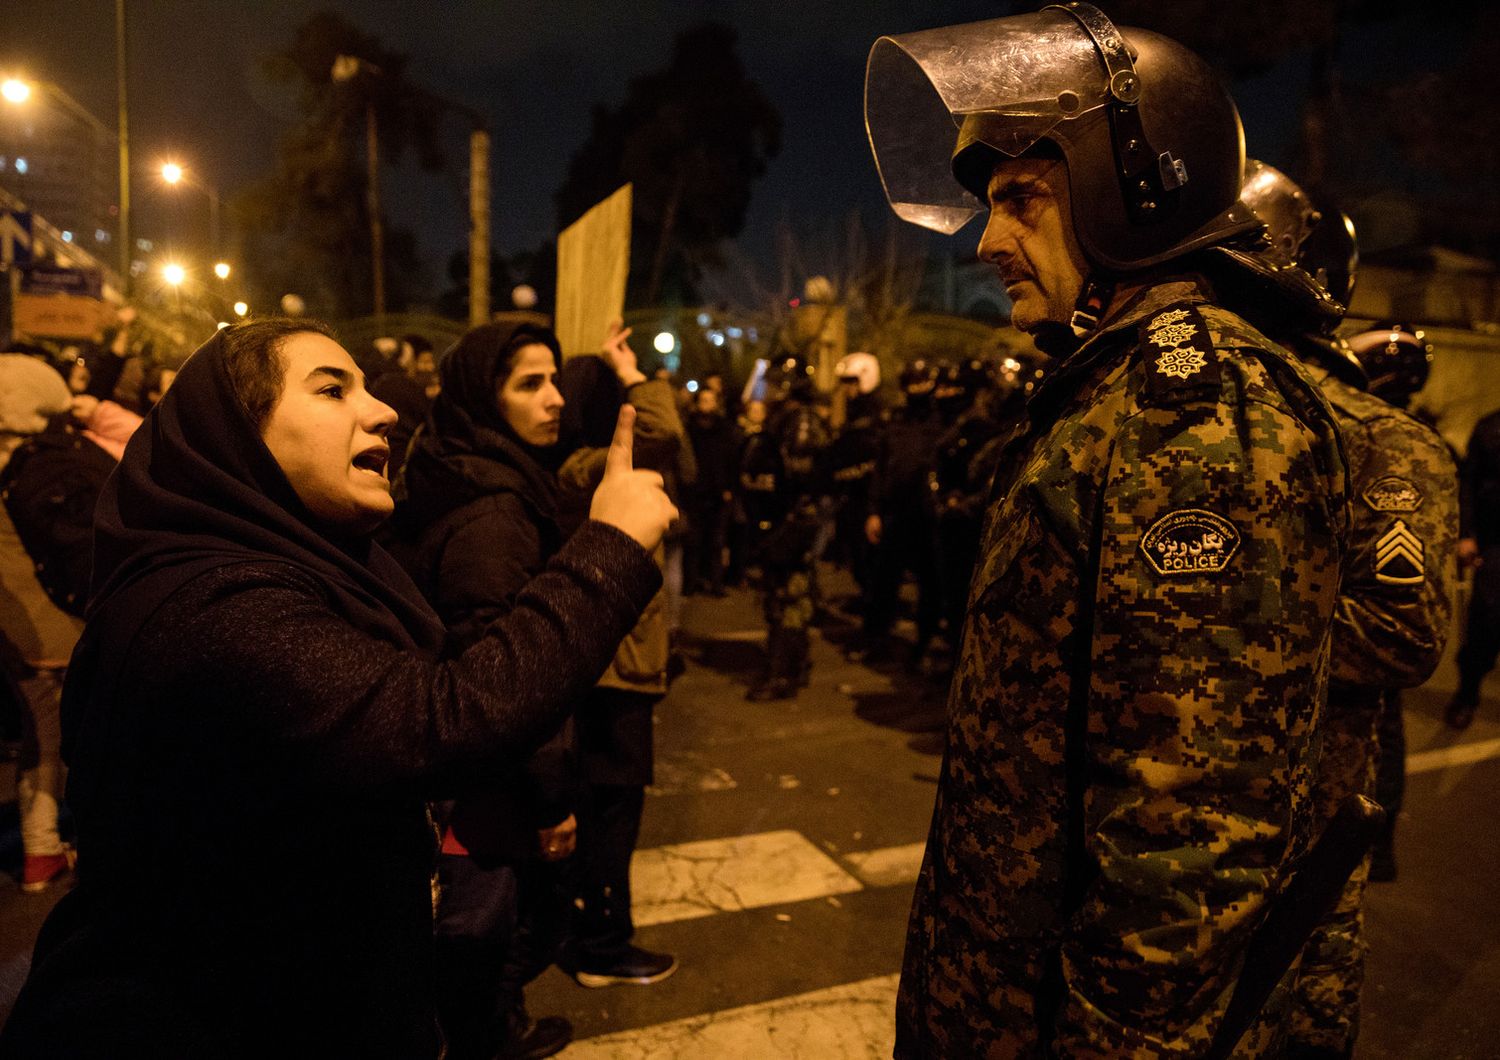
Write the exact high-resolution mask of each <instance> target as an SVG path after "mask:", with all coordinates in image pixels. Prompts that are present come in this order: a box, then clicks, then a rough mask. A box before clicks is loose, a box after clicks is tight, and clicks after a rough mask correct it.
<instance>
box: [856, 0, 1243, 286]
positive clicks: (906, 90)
mask: <svg viewBox="0 0 1500 1060" xmlns="http://www.w3.org/2000/svg"><path fill="white" fill-rule="evenodd" d="M865 126H866V130H867V132H868V134H869V139H870V146H871V149H872V150H873V152H874V154H875V163H876V167H877V168H878V169H879V171H880V178H881V182H882V184H883V185H884V187H885V191H886V197H887V199H888V200H889V201H890V203H891V208H892V209H893V210H895V212H896V214H897V216H899V217H901V218H902V219H903V220H906V221H910V222H912V223H914V224H918V225H922V226H923V227H926V228H931V229H933V230H935V231H938V232H942V233H945V234H951V233H953V232H956V231H957V230H958V229H959V228H960V227H962V226H963V225H964V224H965V223H966V222H967V221H968V220H969V219H970V218H972V217H974V216H975V215H976V214H977V213H979V212H980V208H981V207H982V205H983V203H984V196H985V188H986V185H987V184H988V181H989V178H990V174H991V173H992V171H993V169H994V167H995V164H996V163H997V162H999V161H1000V160H1002V159H1004V158H1020V157H1022V156H1023V155H1026V154H1027V153H1028V152H1032V151H1034V150H1036V149H1038V148H1039V147H1040V146H1041V145H1043V144H1050V145H1051V147H1050V148H1049V150H1056V151H1060V152H1061V154H1062V157H1063V160H1064V164H1065V168H1066V171H1067V181H1068V190H1069V199H1070V201H1071V204H1072V211H1073V217H1072V222H1073V229H1074V231H1075V232H1076V234H1077V237H1078V241H1079V245H1080V246H1081V247H1082V249H1083V251H1084V253H1085V255H1086V256H1087V258H1088V259H1089V261H1090V263H1091V264H1092V266H1093V267H1094V268H1095V269H1097V270H1102V271H1104V272H1107V273H1122V272H1130V271H1135V270H1138V269H1142V268H1146V267H1148V266H1151V265H1155V264H1158V263H1160V262H1164V261H1168V260H1170V259H1173V258H1177V257H1180V256H1182V255H1183V254H1186V253H1188V252H1190V251H1192V250H1196V249H1198V248H1201V247H1205V246H1210V245H1213V244H1216V243H1220V242H1223V241H1225V240H1227V239H1230V238H1232V237H1234V236H1237V235H1240V234H1242V233H1246V232H1252V231H1254V230H1255V229H1256V228H1258V227H1259V224H1260V222H1259V221H1258V220H1257V219H1256V218H1255V216H1254V214H1253V213H1252V212H1251V211H1250V209H1249V208H1248V207H1247V206H1245V205H1244V204H1243V203H1242V202H1241V201H1240V197H1239V195H1240V184H1241V179H1242V172H1243V168H1244V158H1245V147H1244V132H1243V130H1242V127H1241V125H1240V118H1239V112H1238V111H1237V110H1236V109H1235V105H1234V101H1233V100H1232V99H1231V98H1230V96H1229V94H1228V93H1227V92H1226V91H1225V90H1224V88H1223V86H1222V85H1221V84H1220V83H1219V81H1218V79H1217V78H1216V77H1215V75H1214V73H1213V71H1212V70H1211V69H1210V68H1209V66H1208V65H1207V64H1206V63H1205V62H1204V61H1203V60H1202V59H1200V58H1198V56H1196V55H1194V54H1193V53H1192V52H1190V51H1188V50H1187V49H1186V48H1184V47H1183V46H1181V45H1180V44H1177V43H1176V42H1175V41H1172V40H1169V39H1167V38H1165V37H1162V36H1159V35H1158V34H1155V33H1151V32H1148V31H1146V30H1140V29H1125V30H1123V31H1122V30H1119V29H1117V28H1116V27H1115V26H1114V25H1113V24H1112V23H1111V22H1110V21H1109V19H1108V18H1106V17H1105V16H1104V14H1103V13H1102V12H1100V11H1099V10H1098V9H1097V8H1095V7H1093V6H1092V5H1090V4H1084V3H1069V4H1066V5H1052V6H1049V7H1047V8H1044V9H1043V10H1041V11H1039V12H1035V13H1033V14H1025V15H1014V16H1010V17H1007V18H998V19H991V20H989V21H985V22H975V23H969V24H967V25H960V26H948V27H944V28H942V29H933V30H925V31H921V32H917V33H907V34H901V35H899V36H894V37H881V38H880V39H879V40H877V41H876V42H875V44H874V46H873V47H872V48H871V51H870V57H869V61H868V64H867V67H866V73H865ZM973 195H977V196H979V197H980V202H979V203H976V202H975V201H974V199H973V198H972V197H971V196H973Z"/></svg>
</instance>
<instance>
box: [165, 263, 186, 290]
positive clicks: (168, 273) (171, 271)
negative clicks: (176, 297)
mask: <svg viewBox="0 0 1500 1060" xmlns="http://www.w3.org/2000/svg"><path fill="white" fill-rule="evenodd" d="M161 278H162V279H164V280H166V281H167V282H168V283H169V284H171V285H172V286H173V287H181V286H182V281H183V280H185V279H187V270H186V269H184V268H183V267H182V266H181V265H178V264H177V263H176V262H168V263H167V264H166V265H163V266H162V267H161Z"/></svg>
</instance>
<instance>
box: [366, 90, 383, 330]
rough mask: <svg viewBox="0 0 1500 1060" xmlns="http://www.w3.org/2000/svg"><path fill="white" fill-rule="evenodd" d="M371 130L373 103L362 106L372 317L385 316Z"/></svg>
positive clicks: (376, 158)
mask: <svg viewBox="0 0 1500 1060" xmlns="http://www.w3.org/2000/svg"><path fill="white" fill-rule="evenodd" d="M377 137H378V133H377V132H376V128H375V101H374V100H373V99H371V100H370V101H368V102H366V103H365V164H366V167H367V169H368V173H367V174H366V177H365V190H366V200H365V201H366V209H368V210H369V211H370V264H371V266H372V268H373V270H374V271H373V279H374V284H375V315H376V316H377V317H383V316H385V231H384V229H383V228H382V227H381V224H380V141H379V140H378V139H377Z"/></svg>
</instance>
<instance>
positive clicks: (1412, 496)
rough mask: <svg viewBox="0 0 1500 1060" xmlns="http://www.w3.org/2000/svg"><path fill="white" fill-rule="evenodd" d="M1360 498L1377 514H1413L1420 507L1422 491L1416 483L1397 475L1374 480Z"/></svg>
mask: <svg viewBox="0 0 1500 1060" xmlns="http://www.w3.org/2000/svg"><path fill="white" fill-rule="evenodd" d="M1362 496H1363V497H1364V499H1365V503H1366V504H1368V505H1369V506H1370V507H1371V508H1374V509H1375V510H1376V511H1377V512H1414V511H1416V510H1417V509H1418V508H1420V507H1422V491H1421V490H1419V489H1417V485H1416V483H1414V482H1412V481H1411V480H1409V479H1404V478H1401V477H1400V476H1398V475H1387V476H1385V478H1382V479H1376V480H1375V482H1374V483H1373V484H1372V485H1371V486H1370V488H1369V489H1367V490H1365V492H1364V493H1363V494H1362Z"/></svg>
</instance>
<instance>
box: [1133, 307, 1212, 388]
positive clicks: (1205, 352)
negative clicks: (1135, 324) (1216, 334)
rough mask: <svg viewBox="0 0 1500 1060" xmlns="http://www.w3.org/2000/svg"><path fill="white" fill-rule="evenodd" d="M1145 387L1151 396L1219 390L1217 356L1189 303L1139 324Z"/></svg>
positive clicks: (1204, 324) (1203, 323) (1204, 325)
mask: <svg viewBox="0 0 1500 1060" xmlns="http://www.w3.org/2000/svg"><path fill="white" fill-rule="evenodd" d="M1141 352H1142V357H1143V360H1144V361H1145V365H1146V388H1147V391H1148V392H1149V393H1150V394H1152V395H1154V396H1159V397H1163V396H1167V395H1170V394H1172V393H1174V392H1181V391H1184V390H1199V389H1203V388H1209V389H1215V390H1217V389H1218V386H1219V354H1218V351H1217V350H1216V349H1215V348H1214V343H1213V336H1212V335H1211V334H1210V333H1209V330H1208V322H1207V321H1206V320H1204V319H1203V314H1201V313H1199V312H1198V310H1197V308H1196V307H1195V306H1193V305H1191V304H1187V303H1182V304H1178V305H1174V306H1170V307H1169V308H1167V309H1163V310H1162V311H1161V312H1159V313H1156V314H1154V315H1153V316H1150V317H1148V318H1146V320H1144V321H1143V322H1142V323H1141Z"/></svg>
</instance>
